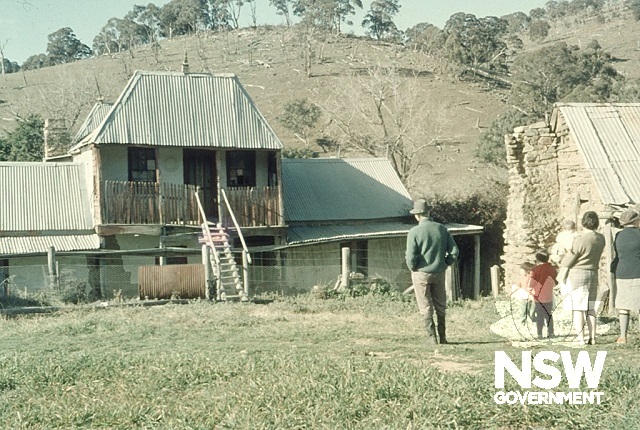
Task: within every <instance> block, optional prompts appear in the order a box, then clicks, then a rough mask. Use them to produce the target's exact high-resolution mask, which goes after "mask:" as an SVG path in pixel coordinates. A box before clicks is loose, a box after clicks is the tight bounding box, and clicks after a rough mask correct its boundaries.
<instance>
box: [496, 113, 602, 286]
mask: <svg viewBox="0 0 640 430" xmlns="http://www.w3.org/2000/svg"><path fill="white" fill-rule="evenodd" d="M505 145H506V149H507V163H508V168H509V199H508V204H507V219H506V221H505V232H504V239H505V247H504V251H503V257H502V260H503V261H504V266H503V268H504V276H505V286H507V287H509V286H510V285H511V284H513V283H514V282H516V281H517V280H518V279H519V278H520V276H521V275H520V272H519V267H520V264H522V263H523V262H525V261H530V262H534V261H535V253H536V251H537V250H539V249H548V248H549V247H550V246H551V245H553V243H554V241H555V238H556V235H557V234H558V232H559V231H560V226H561V223H562V221H563V220H565V219H570V220H572V221H574V222H575V223H576V225H577V226H578V230H580V220H581V217H582V214H583V213H584V212H586V211H588V210H594V211H596V212H598V214H600V217H601V229H600V231H601V232H602V231H603V228H602V227H603V225H604V224H605V223H604V222H603V221H604V220H603V218H604V219H606V218H607V215H606V210H605V207H604V205H603V204H602V202H601V199H600V197H599V194H598V191H597V189H596V187H595V184H594V182H593V180H592V177H591V174H590V172H589V170H588V169H587V168H586V166H585V164H584V160H583V158H582V156H581V154H580V152H579V149H578V147H577V145H576V144H575V142H574V140H573V137H572V135H571V133H570V130H569V129H568V127H567V125H566V123H565V121H564V119H563V118H562V115H560V114H559V115H558V119H557V121H556V122H555V124H553V125H552V126H549V125H548V124H546V123H545V122H539V123H536V124H532V125H530V126H525V127H517V128H516V129H514V132H513V133H512V134H508V135H506V136H505ZM605 236H606V234H605ZM605 252H606V251H605ZM605 260H606V259H605V258H603V264H602V268H601V271H600V272H601V281H604V283H603V282H601V284H602V285H603V287H604V288H608V287H607V281H606V275H607V272H608V269H606V267H605V266H606V261H605ZM507 291H508V289H507Z"/></svg>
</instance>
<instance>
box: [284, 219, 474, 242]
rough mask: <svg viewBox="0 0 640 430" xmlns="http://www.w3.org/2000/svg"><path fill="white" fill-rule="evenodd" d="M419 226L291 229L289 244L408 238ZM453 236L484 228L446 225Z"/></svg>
mask: <svg viewBox="0 0 640 430" xmlns="http://www.w3.org/2000/svg"><path fill="white" fill-rule="evenodd" d="M415 225H417V224H415V223H414V224H405V223H400V222H395V223H393V222H387V223H367V224H361V225H326V226H293V227H289V230H288V237H287V244H288V245H300V244H305V243H315V242H332V241H337V240H343V239H354V238H373V237H390V236H406V234H407V233H408V232H409V230H410V229H411V228H412V227H414V226H415ZM445 226H446V227H447V229H448V230H449V232H450V233H451V234H452V235H453V236H456V235H469V234H480V233H482V231H483V228H482V227H480V226H476V225H466V224H445Z"/></svg>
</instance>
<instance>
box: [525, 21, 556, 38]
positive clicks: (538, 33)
mask: <svg viewBox="0 0 640 430" xmlns="http://www.w3.org/2000/svg"><path fill="white" fill-rule="evenodd" d="M549 29H551V26H550V25H549V23H548V22H547V21H542V20H538V21H534V22H532V23H531V25H530V26H529V37H530V38H531V40H534V41H536V42H541V41H543V40H544V38H545V37H547V36H548V35H549Z"/></svg>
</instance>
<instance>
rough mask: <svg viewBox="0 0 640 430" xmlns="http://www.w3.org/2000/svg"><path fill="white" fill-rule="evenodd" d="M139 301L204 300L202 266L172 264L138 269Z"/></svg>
mask: <svg viewBox="0 0 640 430" xmlns="http://www.w3.org/2000/svg"><path fill="white" fill-rule="evenodd" d="M138 284H139V293H140V299H143V300H144V299H147V298H149V299H170V298H171V297H173V296H178V297H177V298H180V299H197V298H205V294H206V292H205V281H204V265H202V264H174V265H170V266H141V267H139V268H138Z"/></svg>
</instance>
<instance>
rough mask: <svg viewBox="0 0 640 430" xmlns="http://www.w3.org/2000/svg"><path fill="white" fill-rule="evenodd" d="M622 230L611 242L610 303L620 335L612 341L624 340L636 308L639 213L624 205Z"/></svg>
mask: <svg viewBox="0 0 640 430" xmlns="http://www.w3.org/2000/svg"><path fill="white" fill-rule="evenodd" d="M620 224H621V225H622V226H623V228H622V230H620V231H619V232H618V234H616V237H615V240H614V242H613V250H614V258H613V260H612V261H611V272H612V273H613V274H614V275H615V277H616V289H617V291H616V294H615V296H614V298H613V304H614V307H615V308H616V309H618V317H619V318H620V337H618V339H617V340H616V343H627V328H628V327H629V319H630V317H631V315H630V314H631V311H634V312H635V311H638V310H639V309H640V228H638V226H640V214H638V212H637V211H635V210H634V209H627V210H626V211H624V212H622V214H621V215H620Z"/></svg>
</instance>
